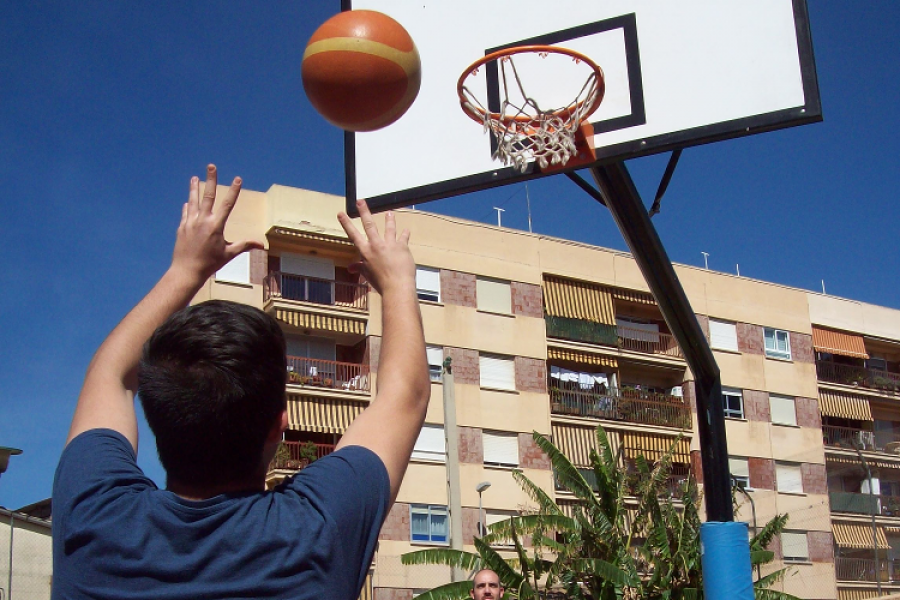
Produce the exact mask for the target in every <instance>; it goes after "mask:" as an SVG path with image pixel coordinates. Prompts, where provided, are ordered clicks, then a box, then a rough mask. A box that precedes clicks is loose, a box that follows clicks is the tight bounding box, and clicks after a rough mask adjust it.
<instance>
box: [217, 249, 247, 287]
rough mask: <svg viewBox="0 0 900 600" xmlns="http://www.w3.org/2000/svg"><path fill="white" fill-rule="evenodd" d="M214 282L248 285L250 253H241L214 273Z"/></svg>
mask: <svg viewBox="0 0 900 600" xmlns="http://www.w3.org/2000/svg"><path fill="white" fill-rule="evenodd" d="M216 281H220V282H226V283H241V284H245V285H250V253H249V252H242V253H241V254H238V255H237V256H235V257H234V258H232V259H231V260H230V261H228V263H227V264H226V265H225V266H224V267H222V268H221V269H219V270H218V271H216Z"/></svg>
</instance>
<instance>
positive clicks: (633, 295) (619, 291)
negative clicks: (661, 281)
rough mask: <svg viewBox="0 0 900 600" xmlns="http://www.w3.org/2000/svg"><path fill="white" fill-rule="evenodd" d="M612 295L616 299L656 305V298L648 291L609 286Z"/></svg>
mask: <svg viewBox="0 0 900 600" xmlns="http://www.w3.org/2000/svg"><path fill="white" fill-rule="evenodd" d="M610 291H611V293H612V297H613V298H614V299H616V300H623V301H625V302H635V303H637V304H649V305H651V306H656V299H655V298H654V297H653V294H650V293H648V292H639V291H637V290H626V289H624V288H610Z"/></svg>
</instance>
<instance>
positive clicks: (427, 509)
mask: <svg viewBox="0 0 900 600" xmlns="http://www.w3.org/2000/svg"><path fill="white" fill-rule="evenodd" d="M449 520H450V519H449V517H448V516H447V507H446V506H433V505H430V504H410V505H409V537H410V539H411V540H412V541H414V542H431V543H434V544H446V543H447V540H449V539H450V523H449Z"/></svg>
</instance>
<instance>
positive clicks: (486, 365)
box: [478, 354, 516, 391]
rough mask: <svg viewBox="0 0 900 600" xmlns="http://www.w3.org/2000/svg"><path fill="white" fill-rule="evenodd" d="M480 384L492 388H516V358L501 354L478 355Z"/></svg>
mask: <svg viewBox="0 0 900 600" xmlns="http://www.w3.org/2000/svg"><path fill="white" fill-rule="evenodd" d="M478 377H479V384H480V386H481V387H483V388H488V389H492V390H509V391H515V390H516V359H515V358H514V357H512V356H502V355H499V354H479V355H478Z"/></svg>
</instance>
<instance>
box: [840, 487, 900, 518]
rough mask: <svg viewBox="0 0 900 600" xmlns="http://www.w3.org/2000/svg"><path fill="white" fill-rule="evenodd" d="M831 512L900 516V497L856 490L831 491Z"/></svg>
mask: <svg viewBox="0 0 900 600" xmlns="http://www.w3.org/2000/svg"><path fill="white" fill-rule="evenodd" d="M828 500H829V502H830V504H831V512H845V513H853V514H857V515H873V514H874V515H877V516H882V517H900V497H897V496H882V495H879V494H875V495H872V494H860V493H856V492H829V493H828Z"/></svg>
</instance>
